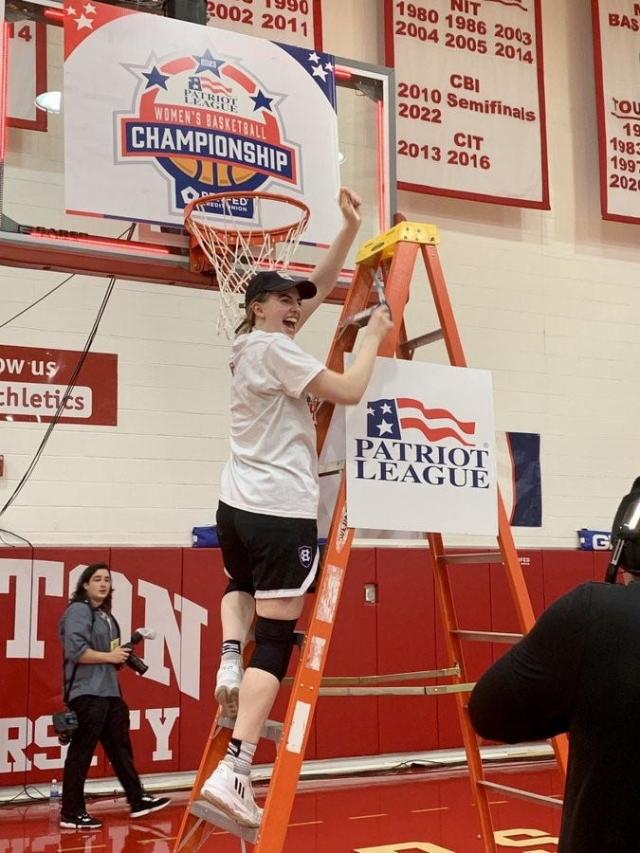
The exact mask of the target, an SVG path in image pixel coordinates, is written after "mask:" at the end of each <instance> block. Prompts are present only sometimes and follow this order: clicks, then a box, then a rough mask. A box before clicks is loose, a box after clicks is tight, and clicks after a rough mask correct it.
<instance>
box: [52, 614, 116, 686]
mask: <svg viewBox="0 0 640 853" xmlns="http://www.w3.org/2000/svg"><path fill="white" fill-rule="evenodd" d="M60 637H61V639H62V645H63V648H64V659H65V665H64V666H65V670H64V672H65V681H66V686H67V687H68V685H69V681H70V680H71V676H72V674H73V668H74V667H75V666H76V664H78V665H77V667H76V674H75V678H74V679H73V684H72V685H71V690H70V693H69V697H68V699H69V700H71V699H75V698H76V697H77V696H120V685H119V684H118V674H117V670H116V667H115V665H114V664H112V663H78V658H80V657H82V655H83V653H84V652H85V651H86V650H87V649H93V650H94V651H97V652H110V651H111V648H112V642H113V640H118V643H117V645H120V637H119V630H118V624H117V622H116V621H115V619H114V618H113V617H112V616H110V615H109V614H108V613H107V612H106V610H102V609H101V608H97V609H95V610H94V609H93V608H92V607H91V605H90V604H89V603H88V602H86V601H75V602H74V603H73V604H70V605H69V606H68V607H67V609H66V610H65V612H64V613H63V615H62V619H61V620H60Z"/></svg>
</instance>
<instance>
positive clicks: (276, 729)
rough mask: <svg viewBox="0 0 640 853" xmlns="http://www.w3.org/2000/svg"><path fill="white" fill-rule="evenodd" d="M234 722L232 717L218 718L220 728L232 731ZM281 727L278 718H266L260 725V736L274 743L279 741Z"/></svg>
mask: <svg viewBox="0 0 640 853" xmlns="http://www.w3.org/2000/svg"><path fill="white" fill-rule="evenodd" d="M235 724H236V721H235V718H234V717H220V718H219V719H218V725H219V726H220V728H221V729H231V730H232V731H233V727H234V726H235ZM283 728H284V725H283V723H280V722H278V720H267V721H266V723H265V724H264V726H263V727H262V734H261V735H260V737H263V738H264V739H265V740H272V741H274V742H275V743H280V738H281V737H282V730H283Z"/></svg>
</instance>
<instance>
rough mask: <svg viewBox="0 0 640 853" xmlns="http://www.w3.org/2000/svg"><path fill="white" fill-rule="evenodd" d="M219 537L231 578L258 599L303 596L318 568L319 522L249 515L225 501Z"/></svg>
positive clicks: (220, 506)
mask: <svg viewBox="0 0 640 853" xmlns="http://www.w3.org/2000/svg"><path fill="white" fill-rule="evenodd" d="M216 523H217V525H218V539H219V540H220V546H221V548H222V556H223V557H224V570H225V572H226V574H227V575H228V577H230V578H231V579H232V580H234V581H236V583H238V584H240V585H241V586H242V588H243V589H247V590H251V591H252V594H253V595H255V597H256V598H293V597H294V596H297V595H304V593H305V592H307V591H308V590H309V587H310V586H311V584H312V583H313V580H314V578H315V576H316V572H317V570H318V528H317V524H316V520H315V519H314V518H283V517H281V516H276V515H261V514H260V513H257V512H246V511H245V510H243V509H236V508H235V507H232V506H228V504H225V503H223V502H222V501H220V503H219V504H218V511H217V513H216Z"/></svg>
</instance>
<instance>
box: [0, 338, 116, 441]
mask: <svg viewBox="0 0 640 853" xmlns="http://www.w3.org/2000/svg"><path fill="white" fill-rule="evenodd" d="M81 355H82V353H80V352H76V351H74V350H55V349H40V348H38V347H14V346H0V420H3V421H37V422H38V423H43V422H44V423H47V422H49V421H51V420H53V417H54V415H55V414H56V412H57V411H58V409H59V408H60V406H61V405H62V401H63V399H64V397H65V391H66V389H67V386H68V384H69V381H70V380H71V378H72V376H73V374H74V373H75V371H76V369H77V367H78V364H79V362H80V358H81ZM60 423H66V424H92V425H100V426H116V425H117V423H118V356H117V355H114V354H111V353H89V354H88V355H87V357H86V359H85V362H84V364H83V365H82V368H81V370H80V372H79V373H78V376H77V378H76V382H75V387H74V388H73V390H72V391H71V392H70V393H69V395H68V397H67V398H66V399H65V401H64V411H63V414H62V417H61V418H60Z"/></svg>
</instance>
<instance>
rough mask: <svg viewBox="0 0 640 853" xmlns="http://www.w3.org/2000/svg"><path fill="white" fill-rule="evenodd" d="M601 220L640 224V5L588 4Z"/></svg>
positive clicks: (627, 1) (626, 0)
mask: <svg viewBox="0 0 640 853" xmlns="http://www.w3.org/2000/svg"><path fill="white" fill-rule="evenodd" d="M592 12H593V39H594V53H595V71H596V97H597V106H598V137H599V142H600V202H601V207H602V218H603V219H613V220H617V221H619V222H640V98H639V97H638V91H639V89H640V63H639V62H638V49H639V41H638V34H639V33H640V3H633V2H631V0H592Z"/></svg>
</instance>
